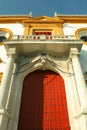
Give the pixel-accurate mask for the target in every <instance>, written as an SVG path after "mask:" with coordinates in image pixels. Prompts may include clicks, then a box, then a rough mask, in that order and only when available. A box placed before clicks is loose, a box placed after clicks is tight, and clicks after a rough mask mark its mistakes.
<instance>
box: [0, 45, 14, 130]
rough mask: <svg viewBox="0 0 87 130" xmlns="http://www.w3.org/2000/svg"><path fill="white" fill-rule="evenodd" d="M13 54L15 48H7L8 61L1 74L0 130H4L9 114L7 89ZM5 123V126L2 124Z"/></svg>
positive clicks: (10, 75)
mask: <svg viewBox="0 0 87 130" xmlns="http://www.w3.org/2000/svg"><path fill="white" fill-rule="evenodd" d="M15 52H16V48H15V47H13V48H9V51H8V53H7V55H8V60H7V64H6V69H5V71H4V74H3V78H2V83H1V87H0V130H6V129H7V128H6V127H7V122H8V118H9V112H8V110H7V104H8V98H9V97H8V96H9V89H10V83H11V78H12V72H13V66H14V61H15V57H14V56H15ZM4 122H5V124H4Z"/></svg>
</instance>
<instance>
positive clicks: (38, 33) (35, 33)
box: [34, 31, 52, 35]
mask: <svg viewBox="0 0 87 130" xmlns="http://www.w3.org/2000/svg"><path fill="white" fill-rule="evenodd" d="M34 35H52V33H51V32H44V31H42V32H37V31H35V32H34Z"/></svg>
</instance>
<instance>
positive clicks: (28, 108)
mask: <svg viewBox="0 0 87 130" xmlns="http://www.w3.org/2000/svg"><path fill="white" fill-rule="evenodd" d="M18 130H70V124H69V117H68V110H67V101H66V94H65V87H64V81H63V79H62V77H61V76H60V75H58V74H57V73H55V72H52V71H50V70H46V71H41V70H37V71H34V72H32V73H30V74H29V75H27V76H26V77H25V79H24V82H23V90H22V98H21V106H20V115H19V123H18Z"/></svg>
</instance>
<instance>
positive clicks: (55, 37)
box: [11, 35, 76, 41]
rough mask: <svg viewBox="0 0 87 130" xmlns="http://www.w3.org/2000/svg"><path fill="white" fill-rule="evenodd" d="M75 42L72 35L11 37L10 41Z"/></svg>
mask: <svg viewBox="0 0 87 130" xmlns="http://www.w3.org/2000/svg"><path fill="white" fill-rule="evenodd" d="M65 39H66V40H71V39H73V40H76V39H75V38H74V36H73V35H67V36H58V35H13V37H12V39H11V40H42V41H43V40H65Z"/></svg>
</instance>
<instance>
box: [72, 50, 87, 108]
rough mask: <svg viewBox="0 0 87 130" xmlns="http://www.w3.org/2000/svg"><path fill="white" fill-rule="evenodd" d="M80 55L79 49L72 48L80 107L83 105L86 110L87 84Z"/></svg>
mask: <svg viewBox="0 0 87 130" xmlns="http://www.w3.org/2000/svg"><path fill="white" fill-rule="evenodd" d="M78 55H79V51H78V50H77V48H72V49H71V59H72V65H73V71H74V76H75V81H76V85H77V91H78V95H79V100H80V105H81V109H86V108H87V88H86V83H85V80H84V76H83V72H82V68H81V65H80V61H79V57H78Z"/></svg>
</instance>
